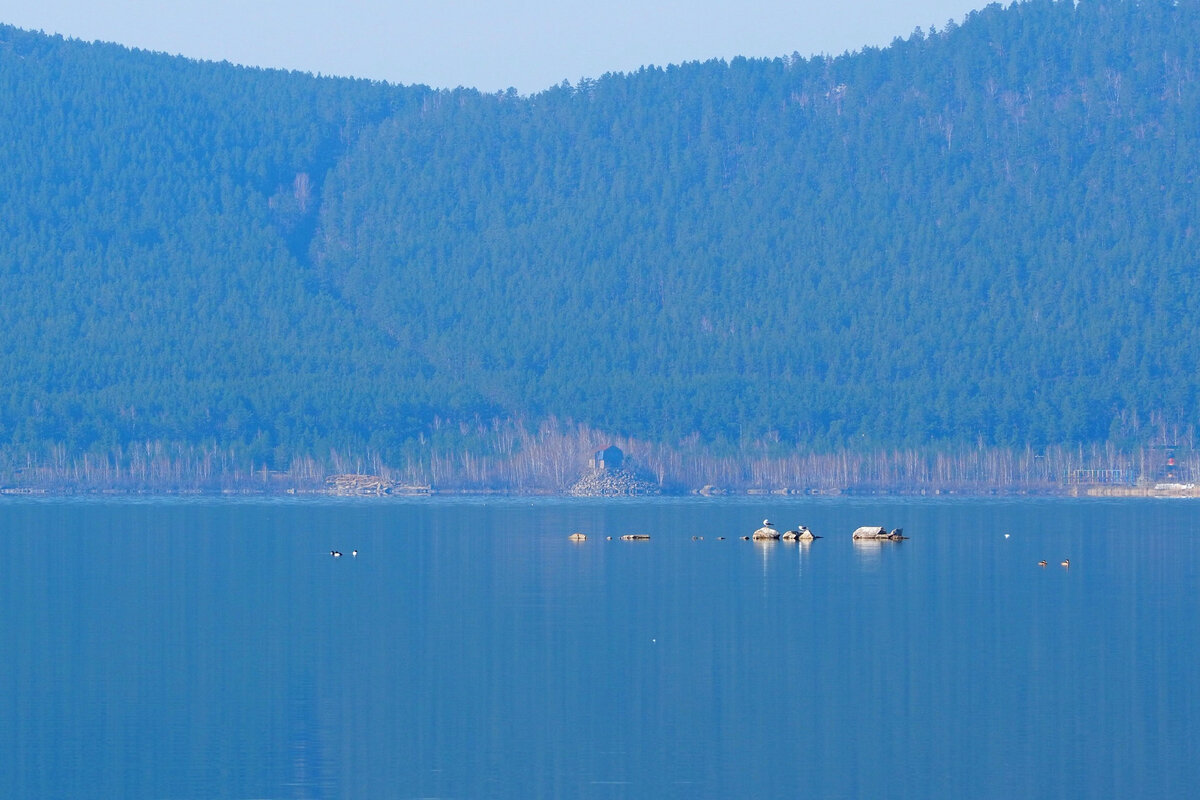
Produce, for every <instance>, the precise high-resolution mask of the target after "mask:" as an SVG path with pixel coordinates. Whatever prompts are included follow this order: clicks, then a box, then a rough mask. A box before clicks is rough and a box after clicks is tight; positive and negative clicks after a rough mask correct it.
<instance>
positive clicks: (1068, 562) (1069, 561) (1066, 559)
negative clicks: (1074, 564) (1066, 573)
mask: <svg viewBox="0 0 1200 800" xmlns="http://www.w3.org/2000/svg"><path fill="white" fill-rule="evenodd" d="M1062 565H1063V566H1064V567H1069V566H1071V559H1069V558H1064V559H1063V561H1062Z"/></svg>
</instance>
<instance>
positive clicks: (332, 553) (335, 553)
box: [329, 550, 342, 558]
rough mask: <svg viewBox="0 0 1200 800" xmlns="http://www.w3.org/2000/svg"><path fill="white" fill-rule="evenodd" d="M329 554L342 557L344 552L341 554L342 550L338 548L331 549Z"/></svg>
mask: <svg viewBox="0 0 1200 800" xmlns="http://www.w3.org/2000/svg"><path fill="white" fill-rule="evenodd" d="M329 555H331V556H333V557H334V558H341V557H342V554H341V553H340V552H338V551H337V550H330V551H329Z"/></svg>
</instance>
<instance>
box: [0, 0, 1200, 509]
mask: <svg viewBox="0 0 1200 800" xmlns="http://www.w3.org/2000/svg"><path fill="white" fill-rule="evenodd" d="M1198 48H1200V4H1197V3H1196V2H1194V0H1186V1H1181V2H1172V1H1170V0H1144V1H1143V2H1131V1H1129V0H1080V2H1073V0H1061V1H1060V0H1028V2H1022V3H1016V4H1013V5H1011V6H1008V7H1001V6H989V7H988V8H985V9H983V10H981V11H978V12H973V13H971V14H970V15H968V16H967V18H966V19H964V20H963V21H962V22H961V24H957V23H952V24H949V25H947V26H946V27H945V28H944V29H942V30H931V31H928V32H923V31H918V32H916V33H914V34H913V35H912V36H910V37H909V38H907V39H903V40H897V41H896V42H894V43H893V44H892V45H891V46H889V47H885V48H868V49H865V50H863V51H861V52H857V53H851V54H846V55H844V56H840V57H836V58H828V57H816V58H804V57H800V56H799V55H792V56H789V57H781V58H777V59H740V58H739V59H734V60H733V61H731V62H728V63H726V62H723V61H712V62H707V63H691V64H684V65H677V66H671V67H668V68H665V69H657V68H656V69H644V70H640V71H638V72H636V73H633V74H628V75H626V74H610V75H604V76H601V77H599V78H595V79H584V80H580V81H579V82H578V83H577V84H575V85H571V84H564V85H562V86H558V87H554V88H551V89H549V90H547V91H545V92H542V93H539V94H535V95H533V96H530V97H520V96H517V95H515V94H513V93H502V94H495V95H485V94H481V93H479V92H475V91H471V90H457V91H453V92H446V91H433V90H430V89H427V88H425V87H398V86H390V85H386V84H380V83H374V82H368V81H354V80H341V79H325V78H316V77H313V76H311V75H304V74H299V73H285V72H278V71H267V70H254V69H243V68H236V67H232V66H229V65H227V64H207V63H198V62H193V61H188V60H186V59H180V58H171V57H167V56H163V55H158V54H153V53H145V52H141V51H130V50H126V49H124V48H120V47H116V46H111V45H98V44H86V43H82V42H75V41H69V40H63V39H61V38H57V37H47V36H43V35H40V34H33V33H27V32H23V31H18V30H15V29H13V28H8V27H2V26H0V108H3V109H4V112H5V113H4V114H2V115H0V143H2V144H3V146H4V152H5V158H4V159H2V160H0V297H3V302H2V303H0V330H3V331H4V335H3V336H0V378H2V380H0V451H2V452H3V453H4V454H6V455H5V458H7V459H8V463H9V465H10V466H9V473H8V474H9V475H10V476H11V475H14V474H15V473H14V472H13V470H16V469H23V470H26V472H23V473H21V474H22V475H33V476H42V477H44V478H45V479H46V480H49V479H50V478H51V476H57V477H54V480H63V481H67V482H71V481H74V482H78V483H79V484H80V485H85V484H86V485H102V484H104V482H105V481H108V482H111V483H112V484H113V485H117V484H120V485H129V486H134V485H137V486H141V485H161V486H167V485H179V486H201V487H220V486H224V485H226V484H228V485H243V484H245V483H246V482H247V481H253V480H260V479H261V480H262V481H264V482H266V483H268V484H269V483H271V482H272V481H275V480H279V481H282V480H283V479H282V478H279V479H276V478H272V476H289V477H288V480H294V481H295V480H300V479H301V478H303V480H305V481H313V482H319V480H320V479H321V476H323V475H326V474H329V473H330V472H337V471H342V470H343V468H345V469H349V468H350V467H352V466H354V465H355V464H358V463H359V462H362V463H363V464H364V470H367V471H375V472H383V471H388V470H390V471H392V472H394V473H396V474H398V475H400V476H402V477H403V479H404V480H405V481H408V480H409V479H411V482H415V483H432V484H434V485H445V486H455V487H463V488H483V487H491V488H512V489H517V490H526V489H528V490H535V489H536V490H543V489H550V488H553V487H555V486H559V485H561V484H562V482H563V481H568V482H569V481H570V480H572V479H573V478H574V477H575V476H577V469H578V467H579V465H580V464H582V463H585V462H586V457H585V456H584V457H582V460H580V458H581V457H580V453H581V452H583V451H586V449H587V448H588V447H592V446H594V445H598V444H600V443H607V442H608V441H617V442H627V443H629V444H631V447H630V451H631V452H635V453H639V454H640V455H639V456H638V458H639V459H641V460H642V463H643V466H644V468H645V469H647V470H649V471H650V472H651V473H652V474H653V476H654V478H655V480H656V482H658V483H660V484H662V485H663V486H664V487H665V488H668V489H669V490H674V489H676V488H678V489H683V488H694V487H695V485H696V484H697V483H700V484H701V485H703V483H712V484H713V485H718V486H721V485H728V486H730V487H748V488H753V487H754V486H755V485H756V484H760V483H761V484H764V485H766V484H770V485H772V486H777V487H785V488H786V487H792V486H794V487H807V488H824V487H829V488H836V487H838V486H842V487H846V486H861V487H868V486H876V485H877V486H886V485H889V484H890V483H896V484H903V485H909V484H912V485H925V484H927V485H930V486H933V485H938V486H941V485H946V486H950V485H951V484H961V485H964V486H966V485H978V486H981V487H983V486H986V485H988V484H987V483H986V482H987V481H988V480H993V481H996V482H998V483H1000V484H1007V483H1009V482H1017V483H1029V484H1030V485H1040V484H1039V483H1038V482H1039V481H1050V482H1058V483H1062V481H1063V480H1064V477H1063V476H1064V475H1071V474H1074V471H1076V470H1088V469H1104V470H1115V469H1125V467H1107V466H1106V467H1092V466H1086V465H1083V464H1084V462H1085V461H1086V462H1087V463H1088V464H1090V463H1092V462H1093V461H1098V460H1102V459H1098V457H1096V458H1093V457H1092V456H1088V458H1087V459H1084V458H1083V457H1082V456H1079V457H1078V458H1077V457H1076V456H1074V455H1072V454H1079V453H1108V452H1112V453H1114V454H1125V455H1122V456H1116V455H1114V456H1113V458H1112V459H1109V460H1108V461H1107V462H1105V463H1109V462H1111V463H1118V462H1119V463H1125V462H1123V461H1121V459H1135V460H1136V457H1135V455H1134V454H1138V453H1150V454H1151V455H1162V453H1163V452H1165V450H1162V449H1154V448H1153V447H1152V445H1153V444H1156V443H1157V444H1162V445H1166V444H1178V443H1177V442H1173V441H1171V439H1172V437H1171V436H1167V435H1166V434H1165V433H1164V431H1165V430H1167V429H1178V430H1182V431H1186V430H1189V429H1191V428H1192V427H1194V426H1195V425H1196V424H1197V422H1198V419H1197V417H1198V416H1200V394H1198V393H1200V384H1197V383H1196V381H1194V380H1192V379H1191V376H1194V375H1196V374H1197V373H1198V372H1200V348H1197V346H1196V342H1197V341H1200V317H1198V316H1197V315H1196V314H1194V313H1193V312H1192V310H1193V309H1195V308H1197V307H1200V274H1198V273H1197V270H1196V264H1197V259H1198V254H1200V250H1198V247H1197V242H1198V241H1200V238H1198V236H1200V234H1198V233H1197V230H1196V225H1195V220H1197V219H1200V69H1198V68H1197V67H1196V65H1197V64H1200V52H1198ZM555 419H559V420H568V419H569V420H573V421H575V422H576V423H577V426H578V427H576V426H574V425H573V426H566V427H565V428H563V430H567V431H570V433H562V434H559V435H557V436H560V437H561V438H556V435H554V434H552V433H551V434H546V437H545V439H544V441H543V440H542V439H540V438H539V437H540V436H541V431H542V430H543V428H546V427H547V426H548V430H550V431H551V432H553V431H554V430H558V429H559V428H558V426H556V425H555V424H554V423H552V420H555ZM477 420H488V421H489V422H488V423H487V424H486V425H482V426H481V425H480V424H479V423H478V422H477ZM491 420H498V422H497V423H496V424H495V425H493V424H492V423H491V422H490V421H491ZM505 431H507V432H508V433H504V432H505ZM579 431H587V432H589V433H587V434H586V435H584V434H581V433H579ZM598 431H603V432H605V433H604V434H600V433H595V432H598ZM571 441H576V444H575V445H569V442H571ZM555 442H559V444H554V443H555ZM146 443H150V444H149V445H147V444H146ZM585 443H586V446H585ZM555 447H559V448H562V450H561V452H560V451H556V450H555V449H554V448H555ZM579 448H583V451H580V450H579ZM349 453H353V454H362V455H356V456H353V457H350V456H346V455H345V454H349ZM939 454H940V455H939ZM1026 454H1032V455H1029V456H1028V457H1026ZM1039 455H1040V456H1042V458H1040V459H1039V458H1038V457H1037V456H1039ZM1182 457H1183V456H1181V458H1182ZM939 458H942V459H945V460H944V461H941V460H939ZM1047 459H1049V460H1050V461H1052V462H1053V464H1054V466H1052V467H1051V466H1047V464H1048V462H1047ZM1072 459H1074V460H1072ZM350 462H353V463H350ZM1076 463H1078V464H1080V466H1074V465H1075V464H1076ZM1131 463H1132V462H1131ZM1137 466H1138V469H1139V470H1141V471H1142V472H1143V473H1146V472H1147V471H1149V472H1153V469H1152V468H1151V465H1150V464H1149V461H1147V463H1146V464H1145V465H1137ZM1143 467H1144V469H1143ZM1130 469H1132V467H1131V468H1130ZM985 473H986V476H989V477H985ZM1122 474H1128V470H1126V472H1123V473H1122ZM254 476H258V477H254ZM38 480H42V478H38Z"/></svg>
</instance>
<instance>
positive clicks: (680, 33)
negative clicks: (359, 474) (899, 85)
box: [0, 0, 983, 94]
mask: <svg viewBox="0 0 1200 800" xmlns="http://www.w3.org/2000/svg"><path fill="white" fill-rule="evenodd" d="M982 5H983V3H981V2H978V0H975V2H972V0H911V2H900V3H897V2H893V1H891V0H842V2H830V0H791V2H787V1H786V0H740V2H713V1H711V0H695V1H694V2H690V3H685V2H679V0H642V1H641V2H638V0H613V1H612V2H606V3H595V2H580V0H512V2H509V3H506V4H501V3H485V2H469V1H468V0H443V2H422V3H412V2H385V1H384V0H345V1H344V2H316V1H315V0H172V1H171V2H161V1H151V0H125V1H124V2H117V1H116V0H18V1H16V2H14V0H0V22H3V23H7V24H10V25H16V26H18V27H21V28H26V29H30V30H43V31H45V32H47V33H61V34H63V35H64V36H69V37H72V38H76V39H83V40H86V41H92V40H101V41H108V42H118V43H120V44H124V45H128V46H130V47H140V48H144V49H148V50H157V51H163V52H167V53H172V54H181V55H185V56H189V57H191V58H203V59H211V60H215V61H222V60H227V61H232V62H234V63H237V64H247V65H252V66H262V67H281V68H285V69H298V70H302V71H305V72H313V73H321V74H325V75H351V76H355V77H362V78H373V79H378V80H386V81H391V82H393V83H402V84H412V83H425V84H429V85H431V86H436V87H447V88H453V87H455V86H460V85H461V86H473V87H476V88H479V89H482V90H484V91H489V92H491V91H498V90H502V89H506V88H508V87H510V86H512V87H515V88H516V89H517V90H518V91H520V92H521V93H522V94H528V93H531V92H536V91H539V90H541V89H545V88H547V87H549V86H551V85H554V84H557V83H561V82H562V81H563V80H564V79H567V80H570V81H571V82H572V83H575V82H576V81H577V80H578V79H579V78H580V77H599V76H600V75H603V74H604V73H605V72H628V71H630V70H634V69H637V68H638V67H639V66H643V65H648V64H655V65H659V66H664V65H666V64H677V63H680V62H683V61H695V60H700V61H703V60H706V59H709V58H726V59H728V58H732V57H733V56H736V55H745V56H780V55H786V54H790V53H792V52H793V51H794V52H799V53H800V54H801V55H804V56H810V55H816V54H820V53H831V54H835V55H836V54H840V53H842V52H844V51H846V50H857V49H860V48H862V47H864V46H866V45H886V44H888V43H890V42H891V41H892V40H893V39H894V38H895V37H897V36H902V37H906V36H908V35H909V34H910V33H912V31H913V29H914V28H916V27H918V26H920V27H922V28H925V29H928V28H929V27H930V26H931V25H933V26H936V27H937V28H939V29H940V28H942V27H943V26H944V25H945V24H946V21H947V20H949V19H953V20H955V21H956V22H961V21H962V18H963V16H964V15H965V14H966V13H967V12H968V11H970V10H971V9H972V8H978V7H981V6H982Z"/></svg>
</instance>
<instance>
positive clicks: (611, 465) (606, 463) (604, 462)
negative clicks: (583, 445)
mask: <svg viewBox="0 0 1200 800" xmlns="http://www.w3.org/2000/svg"><path fill="white" fill-rule="evenodd" d="M624 462H625V454H624V453H622V452H621V448H619V447H617V446H616V445H615V444H610V445H609V446H608V447H606V448H604V449H603V450H597V451H596V454H595V455H594V456H592V459H591V461H589V462H588V466H589V467H591V468H592V469H598V470H600V471H601V472H604V471H606V470H618V469H620V468H621V464H623V463H624Z"/></svg>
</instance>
